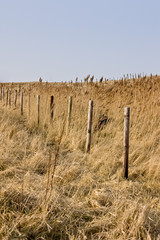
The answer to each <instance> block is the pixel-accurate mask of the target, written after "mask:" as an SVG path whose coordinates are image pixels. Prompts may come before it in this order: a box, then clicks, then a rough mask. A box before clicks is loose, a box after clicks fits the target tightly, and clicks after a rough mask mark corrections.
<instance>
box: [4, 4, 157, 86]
mask: <svg viewBox="0 0 160 240" xmlns="http://www.w3.org/2000/svg"><path fill="white" fill-rule="evenodd" d="M159 26H160V1H159V0H152V1H151V0H99V1H98V0H79V1H78V0H77V1H76V0H59V1H57V0H56V1H55V0H0V81H1V82H4V81H6V82H8V81H37V80H38V79H39V77H42V79H43V80H44V81H70V80H75V78H76V77H78V78H79V80H81V79H83V78H84V77H86V76H87V75H88V74H91V75H94V76H95V78H97V79H99V78H100V77H101V76H102V75H103V76H104V77H106V78H119V77H121V76H123V74H127V73H143V72H144V73H147V74H150V73H153V74H160V60H159V58H160V27H159Z"/></svg>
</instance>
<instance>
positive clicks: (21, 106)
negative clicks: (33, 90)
mask: <svg viewBox="0 0 160 240" xmlns="http://www.w3.org/2000/svg"><path fill="white" fill-rule="evenodd" d="M20 108H21V115H23V92H21V93H20Z"/></svg>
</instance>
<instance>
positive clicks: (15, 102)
mask: <svg viewBox="0 0 160 240" xmlns="http://www.w3.org/2000/svg"><path fill="white" fill-rule="evenodd" d="M16 105H17V90H15V91H14V106H15V108H16Z"/></svg>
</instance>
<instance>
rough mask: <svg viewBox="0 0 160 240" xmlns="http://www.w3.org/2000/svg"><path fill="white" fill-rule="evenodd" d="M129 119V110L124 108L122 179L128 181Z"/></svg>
mask: <svg viewBox="0 0 160 240" xmlns="http://www.w3.org/2000/svg"><path fill="white" fill-rule="evenodd" d="M129 118H130V108H129V107H126V108H124V164H123V168H124V178H126V179H128V156H129Z"/></svg>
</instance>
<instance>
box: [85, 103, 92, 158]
mask: <svg viewBox="0 0 160 240" xmlns="http://www.w3.org/2000/svg"><path fill="white" fill-rule="evenodd" d="M92 115H93V100H90V101H89V108H88V126H87V142H86V152H87V153H88V152H90V147H91V131H92Z"/></svg>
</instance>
